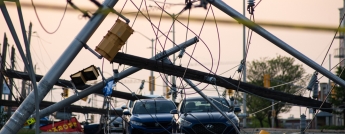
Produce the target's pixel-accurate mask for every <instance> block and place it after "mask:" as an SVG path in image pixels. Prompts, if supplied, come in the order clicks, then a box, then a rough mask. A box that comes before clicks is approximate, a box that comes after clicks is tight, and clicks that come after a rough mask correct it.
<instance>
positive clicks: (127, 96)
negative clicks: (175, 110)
mask: <svg viewBox="0 0 345 134" xmlns="http://www.w3.org/2000/svg"><path fill="white" fill-rule="evenodd" d="M3 74H4V75H5V76H7V77H9V78H16V79H22V80H30V77H29V75H28V73H27V72H19V71H15V70H9V69H7V70H6V71H4V72H3ZM35 77H36V80H37V81H40V80H41V79H42V77H43V76H42V75H35ZM55 85H57V86H62V87H72V84H71V82H70V81H68V80H64V79H59V80H58V81H57V82H56V83H55ZM90 86H91V85H82V86H77V87H76V88H77V89H79V90H84V89H86V88H88V87H90ZM94 93H96V94H100V95H103V91H102V90H97V91H95V92H94ZM111 96H112V97H116V98H121V99H126V100H137V97H138V98H139V99H149V98H150V97H147V96H142V95H137V97H135V96H133V95H132V94H131V93H127V92H121V91H118V90H113V92H112V94H111Z"/></svg>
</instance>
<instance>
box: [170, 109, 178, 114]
mask: <svg viewBox="0 0 345 134" xmlns="http://www.w3.org/2000/svg"><path fill="white" fill-rule="evenodd" d="M170 114H178V112H177V110H176V109H173V110H171V111H170Z"/></svg>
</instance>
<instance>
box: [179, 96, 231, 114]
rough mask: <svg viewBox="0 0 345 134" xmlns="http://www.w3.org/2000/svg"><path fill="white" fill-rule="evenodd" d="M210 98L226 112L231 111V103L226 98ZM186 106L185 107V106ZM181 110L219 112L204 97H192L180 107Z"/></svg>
mask: <svg viewBox="0 0 345 134" xmlns="http://www.w3.org/2000/svg"><path fill="white" fill-rule="evenodd" d="M210 100H211V101H212V102H213V104H215V105H216V106H217V107H218V108H219V109H221V110H222V111H224V112H227V111H230V108H229V104H228V102H227V101H226V99H224V98H210ZM184 107H185V108H184ZM180 111H181V112H184V111H186V112H190V113H195V112H217V109H216V108H214V107H212V106H211V104H210V103H208V102H207V101H206V100H205V99H204V98H197V99H190V100H187V101H186V102H185V103H184V104H183V105H182V107H181V109H180Z"/></svg>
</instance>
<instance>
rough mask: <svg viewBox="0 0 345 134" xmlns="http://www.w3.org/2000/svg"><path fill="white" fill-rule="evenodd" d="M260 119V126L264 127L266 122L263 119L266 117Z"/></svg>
mask: <svg viewBox="0 0 345 134" xmlns="http://www.w3.org/2000/svg"><path fill="white" fill-rule="evenodd" d="M258 120H259V122H260V126H261V127H264V123H263V120H264V119H258Z"/></svg>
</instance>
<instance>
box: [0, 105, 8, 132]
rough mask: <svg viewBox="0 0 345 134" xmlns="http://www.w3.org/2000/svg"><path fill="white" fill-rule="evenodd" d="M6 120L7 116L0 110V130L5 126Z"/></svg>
mask: <svg viewBox="0 0 345 134" xmlns="http://www.w3.org/2000/svg"><path fill="white" fill-rule="evenodd" d="M8 119H9V117H8V115H7V114H6V113H5V112H4V111H3V110H2V109H1V110H0V129H1V128H2V127H3V126H4V125H5V123H6V121H7V120H8Z"/></svg>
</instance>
